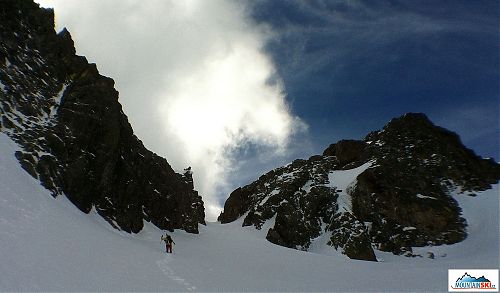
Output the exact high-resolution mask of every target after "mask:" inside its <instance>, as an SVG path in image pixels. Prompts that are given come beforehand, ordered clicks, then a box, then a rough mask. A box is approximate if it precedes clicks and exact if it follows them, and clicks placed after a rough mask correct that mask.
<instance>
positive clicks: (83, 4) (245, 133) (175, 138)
mask: <svg viewBox="0 0 500 293" xmlns="http://www.w3.org/2000/svg"><path fill="white" fill-rule="evenodd" d="M38 2H39V3H41V4H42V5H43V6H49V7H55V12H56V23H57V26H58V29H61V28H62V27H63V26H66V27H68V29H69V31H70V32H71V33H72V35H73V38H74V39H75V42H76V46H77V51H78V53H79V54H82V55H85V56H87V58H89V59H90V60H91V61H92V62H96V63H97V64H98V67H99V69H100V71H101V73H103V74H105V75H108V76H110V77H112V78H114V79H115V81H116V86H117V89H118V90H119V91H120V101H121V103H122V104H123V106H124V110H125V112H126V113H127V115H128V116H129V120H130V122H131V124H132V125H133V127H134V130H135V132H136V134H137V135H138V136H139V138H141V139H142V140H143V142H144V143H145V145H146V146H147V147H148V148H150V149H151V150H153V151H155V152H156V153H158V154H160V155H162V156H165V157H166V158H167V160H168V161H169V162H170V163H171V164H172V165H173V166H174V168H176V169H178V170H182V168H185V167H187V166H188V165H190V166H192V167H193V170H194V177H195V178H194V179H195V187H196V188H197V189H198V190H199V191H200V193H201V194H202V196H203V197H204V201H205V207H206V213H207V218H208V220H214V219H215V218H216V216H217V215H218V213H219V212H220V209H221V207H220V201H221V200H220V199H221V197H225V196H227V195H228V194H224V192H228V191H230V190H229V189H231V188H234V186H232V185H231V182H229V180H230V177H231V174H232V173H233V172H236V171H242V172H245V171H244V170H239V168H240V166H241V164H238V163H237V162H236V160H237V159H238V158H237V153H238V152H237V150H238V149H240V148H244V147H245V145H246V144H252V145H255V146H260V147H264V148H266V149H268V151H269V149H271V150H272V151H271V152H270V153H271V157H273V158H277V157H279V156H282V155H284V154H285V153H286V151H287V149H288V144H289V142H290V137H291V136H292V135H293V134H294V132H297V131H299V132H300V131H304V130H305V129H306V125H305V124H304V123H303V122H302V121H301V120H300V119H299V118H297V117H294V116H293V115H292V114H291V113H290V110H289V108H288V106H287V103H286V100H285V93H284V89H283V87H282V85H281V83H280V82H279V78H278V77H277V76H276V72H275V69H274V65H273V63H272V60H271V59H270V58H269V57H268V56H267V55H266V54H265V53H264V52H263V46H264V45H265V44H266V42H267V41H268V40H269V39H270V38H271V37H272V34H271V32H270V31H269V30H268V29H267V28H266V27H263V26H259V25H257V24H255V23H253V22H252V20H251V19H250V18H249V17H248V15H247V13H248V11H247V10H248V8H247V7H246V6H245V5H243V4H242V3H241V2H236V1H229V0H215V1H204V0H189V1H176V0H170V1H166V0H148V1H132V0H127V1H123V0H113V1H111V0H108V1H102V0H86V1H77V0H53V1H50V0H43V1H42V0H40V1H38ZM221 192H222V193H221Z"/></svg>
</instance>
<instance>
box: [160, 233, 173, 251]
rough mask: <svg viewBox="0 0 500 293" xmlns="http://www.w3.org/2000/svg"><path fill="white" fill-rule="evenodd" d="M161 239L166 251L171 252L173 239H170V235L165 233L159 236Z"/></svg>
mask: <svg viewBox="0 0 500 293" xmlns="http://www.w3.org/2000/svg"><path fill="white" fill-rule="evenodd" d="M161 240H162V241H165V249H166V251H167V253H169V252H170V253H172V246H173V245H174V244H175V242H174V240H172V237H170V235H168V234H167V233H165V236H163V235H162V236H161Z"/></svg>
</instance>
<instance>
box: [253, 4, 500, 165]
mask: <svg viewBox="0 0 500 293" xmlns="http://www.w3.org/2000/svg"><path fill="white" fill-rule="evenodd" d="M499 11H500V10H499V2H498V1H361V0H354V1H257V2H256V3H254V5H253V12H252V16H253V18H254V19H255V20H256V21H257V22H258V23H265V24H267V25H269V26H270V27H271V28H272V30H273V31H274V32H275V33H276V36H275V37H274V38H273V39H272V40H271V41H270V42H269V43H268V44H267V46H266V50H267V52H268V53H269V54H271V56H272V58H273V60H274V62H275V63H276V67H277V70H278V73H279V76H280V77H281V78H282V79H283V81H284V85H285V88H286V92H287V99H288V100H289V102H290V105H291V108H292V111H293V112H294V114H296V115H298V116H299V117H301V118H302V119H303V120H304V121H305V122H306V123H307V124H308V125H309V126H310V128H309V135H310V138H311V140H312V144H313V149H314V150H315V151H316V152H319V151H321V150H322V149H323V148H325V147H326V146H327V145H328V144H330V143H333V142H335V141H337V140H339V139H343V138H355V139H360V138H362V137H364V135H366V134H367V133H368V132H370V131H372V130H376V129H380V128H381V127H382V126H383V125H384V124H385V123H387V122H388V121H389V120H390V119H391V118H393V117H396V116H399V115H401V114H403V113H406V112H423V113H426V114H427V115H428V116H429V118H430V119H431V120H432V121H433V122H434V123H436V124H438V125H440V126H443V127H445V128H449V129H450V130H452V131H455V132H457V133H458V134H459V135H460V136H461V138H462V141H463V142H464V144H465V145H466V146H468V147H469V148H472V149H473V150H474V151H475V152H476V153H477V154H478V155H481V156H486V157H494V158H495V159H496V160H497V161H498V160H499V159H500V157H499V84H498V81H499V49H500V48H499V45H500V42H499Z"/></svg>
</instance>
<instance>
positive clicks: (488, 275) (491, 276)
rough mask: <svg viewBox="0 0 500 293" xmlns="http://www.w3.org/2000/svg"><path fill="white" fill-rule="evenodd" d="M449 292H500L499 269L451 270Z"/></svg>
mask: <svg viewBox="0 0 500 293" xmlns="http://www.w3.org/2000/svg"><path fill="white" fill-rule="evenodd" d="M482 277H484V279H487V280H489V281H490V282H491V283H487V282H481V281H484V279H483V278H482ZM457 281H458V282H457ZM481 283H482V284H481ZM448 292H498V269H495V270H492V269H450V270H448Z"/></svg>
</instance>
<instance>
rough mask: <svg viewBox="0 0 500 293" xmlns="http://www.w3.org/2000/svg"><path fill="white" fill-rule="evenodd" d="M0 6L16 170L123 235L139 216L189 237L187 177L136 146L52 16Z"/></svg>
mask: <svg viewBox="0 0 500 293" xmlns="http://www.w3.org/2000/svg"><path fill="white" fill-rule="evenodd" d="M0 3H1V5H0V82H1V84H0V116H1V124H0V129H1V131H2V132H4V133H6V134H8V135H9V136H10V137H11V138H12V139H14V140H15V141H16V142H17V143H18V144H19V145H20V146H21V148H22V150H21V151H18V152H17V153H16V157H17V158H18V160H19V161H20V162H21V165H22V166H23V168H24V169H25V170H26V171H27V172H29V173H30V174H31V175H32V176H33V177H35V178H37V179H39V180H40V182H41V183H42V184H43V186H45V187H46V188H47V189H49V190H50V191H51V192H52V193H53V195H54V196H57V195H59V194H65V195H66V196H67V197H68V198H69V199H70V200H71V201H72V202H73V203H74V204H75V205H76V206H77V207H78V208H79V209H80V210H82V211H83V212H85V213H88V212H90V210H91V209H92V208H95V209H96V210H97V212H98V213H99V214H100V215H102V216H103V217H104V218H105V219H106V220H108V222H110V224H112V225H113V226H115V227H117V228H120V229H123V230H125V231H128V232H134V233H136V232H139V231H140V230H141V229H142V227H143V220H147V221H150V222H152V223H153V224H155V225H156V226H158V227H160V228H162V229H168V230H172V229H183V230H186V231H188V232H193V233H197V232H198V224H204V216H205V215H204V207H203V201H202V200H201V197H200V196H199V195H198V193H197V191H195V190H194V189H193V181H192V176H191V173H190V172H186V173H185V174H178V173H175V172H174V171H173V170H172V168H171V166H170V165H169V164H168V162H167V161H166V160H165V159H163V158H161V157H159V156H157V155H156V154H154V153H152V152H150V151H148V150H147V149H146V148H145V147H144V146H143V144H142V142H141V141H140V140H139V139H138V138H137V137H136V136H135V135H134V134H133V131H132V127H131V126H130V124H129V122H128V120H127V117H126V116H125V114H124V113H123V111H122V108H121V105H120V103H119V102H118V92H117V91H116V90H115V89H114V81H113V80H112V79H111V78H108V77H104V76H102V75H100V74H99V72H98V70H97V68H96V66H95V64H89V63H88V62H87V60H86V59H85V57H81V56H76V55H75V49H74V44H73V41H72V39H71V36H70V34H69V32H68V31H67V30H63V31H61V32H60V33H59V34H56V33H55V32H54V15H53V11H52V10H46V9H40V8H39V7H38V5H37V4H35V3H33V2H32V1H28V0H2V1H1V2H0Z"/></svg>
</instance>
